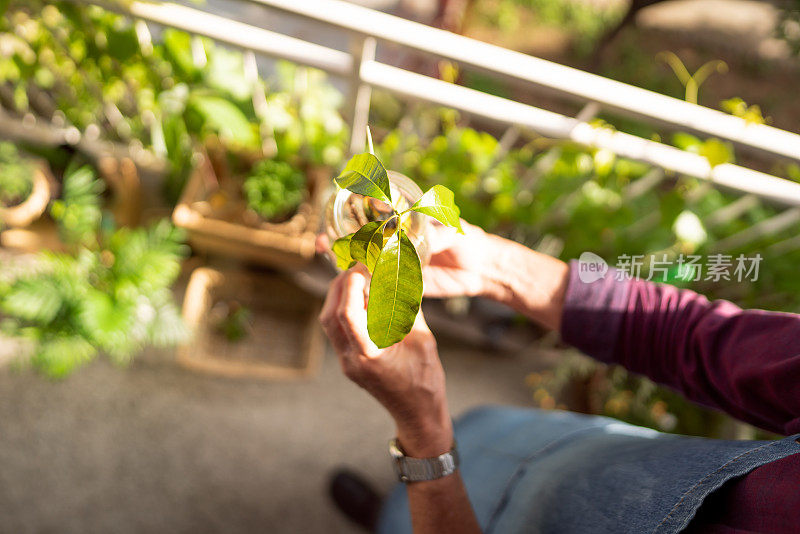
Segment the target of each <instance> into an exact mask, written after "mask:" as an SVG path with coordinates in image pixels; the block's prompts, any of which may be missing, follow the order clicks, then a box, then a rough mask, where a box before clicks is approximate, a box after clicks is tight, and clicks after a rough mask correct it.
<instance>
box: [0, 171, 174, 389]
mask: <svg viewBox="0 0 800 534" xmlns="http://www.w3.org/2000/svg"><path fill="white" fill-rule="evenodd" d="M99 184H100V182H99V181H98V180H97V178H96V177H95V175H94V171H93V170H92V168H91V167H89V166H84V167H76V166H74V165H72V166H71V170H70V171H69V172H67V173H65V176H64V184H63V185H64V195H63V196H62V198H61V200H59V201H58V202H57V203H54V205H53V210H52V211H53V212H54V215H55V216H56V219H57V221H58V224H59V229H60V231H61V233H62V235H64V236H65V237H66V238H68V239H69V243H70V244H71V245H72V247H73V249H74V252H73V253H42V254H40V255H39V257H38V258H37V260H38V261H37V263H36V268H35V269H33V270H32V271H31V270H28V271H25V272H23V273H21V274H19V275H15V276H12V277H10V278H4V279H2V280H0V312H2V316H3V321H2V327H3V331H4V333H5V334H6V335H11V336H14V337H19V338H24V339H27V340H29V341H30V342H31V343H32V345H33V348H32V355H31V356H32V358H31V361H32V363H33V365H34V366H35V367H36V368H38V369H39V370H40V371H42V372H43V373H45V374H47V375H49V376H52V377H63V376H65V375H67V374H69V373H70V372H71V371H72V370H73V369H75V368H76V367H78V366H79V365H81V364H83V363H85V362H87V361H89V360H91V359H92V358H93V357H95V356H96V354H97V353H98V352H99V351H102V352H104V353H106V354H108V355H109V356H110V357H111V358H112V360H113V361H115V362H119V363H124V362H127V361H128V360H129V359H130V357H131V356H132V355H133V354H134V353H135V352H136V351H137V350H139V349H141V348H143V347H144V346H146V345H150V344H152V345H158V346H165V345H173V344H175V343H178V342H180V341H181V340H183V339H184V338H185V337H186V334H187V332H186V329H185V327H184V326H183V322H182V320H181V316H180V312H179V311H178V308H177V306H176V305H175V302H174V300H173V295H172V292H171V291H170V289H169V288H170V286H171V285H172V283H173V282H174V281H175V278H176V277H177V276H178V274H179V272H180V266H181V261H182V259H183V257H184V255H185V252H186V251H185V246H184V245H183V242H182V241H183V236H182V233H181V232H180V231H179V230H177V229H176V228H174V227H173V226H172V225H171V224H170V223H169V222H168V221H161V222H159V223H157V224H155V225H154V226H152V227H151V228H149V229H144V228H137V229H128V228H121V229H118V230H113V228H112V229H107V230H106V229H103V228H101V211H100V205H99V202H100V199H99V197H98V193H99V191H100V190H101V187H100V185H99Z"/></svg>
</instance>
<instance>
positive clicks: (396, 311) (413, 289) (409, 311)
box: [367, 229, 422, 348]
mask: <svg viewBox="0 0 800 534" xmlns="http://www.w3.org/2000/svg"><path fill="white" fill-rule="evenodd" d="M421 302H422V267H421V265H420V261H419V256H417V251H416V249H415V248H414V245H413V244H412V243H411V240H410V239H409V238H408V236H407V235H406V233H405V232H403V231H402V229H401V230H398V231H397V232H396V233H395V234H394V235H392V237H390V238H389V241H387V242H386V245H385V246H384V248H383V250H382V251H381V253H380V256H379V257H378V262H377V263H376V264H375V270H374V272H373V274H372V281H371V283H370V286H369V303H368V304H367V331H368V332H369V337H370V339H372V341H373V342H374V343H375V344H376V345H377V346H378V347H380V348H385V347H388V346H390V345H393V344H395V343H397V342H398V341H400V340H402V339H403V338H404V337H405V335H406V334H408V333H409V332H410V331H411V327H412V326H413V325H414V320H415V319H416V317H417V313H418V312H419V306H420V303H421Z"/></svg>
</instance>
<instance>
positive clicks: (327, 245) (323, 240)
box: [314, 233, 331, 254]
mask: <svg viewBox="0 0 800 534" xmlns="http://www.w3.org/2000/svg"><path fill="white" fill-rule="evenodd" d="M314 249H315V250H316V251H317V254H325V253H327V252H328V251H329V250H330V249H331V240H330V238H329V237H328V234H324V233H322V234H317V238H316V239H315V240H314Z"/></svg>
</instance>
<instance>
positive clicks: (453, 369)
mask: <svg viewBox="0 0 800 534" xmlns="http://www.w3.org/2000/svg"><path fill="white" fill-rule="evenodd" d="M442 358H443V361H444V362H445V367H446V369H447V373H448V383H449V388H450V389H449V394H450V400H451V405H452V408H453V413H455V414H458V413H461V412H463V411H464V410H466V409H468V408H469V407H471V406H475V405H478V404H483V403H507V404H523V405H524V404H528V403H529V402H530V401H529V391H528V390H527V389H526V387H525V385H524V382H523V377H524V375H525V374H526V373H527V372H528V371H530V370H531V369H533V367H534V360H535V357H533V356H515V357H509V356H498V355H491V354H486V353H481V352H480V351H473V350H470V349H464V348H455V347H451V348H448V347H443V349H442ZM392 433H393V429H392V425H391V423H390V421H389V420H388V419H387V417H386V416H385V415H384V413H383V411H382V410H381V409H380V407H379V406H378V405H377V403H376V402H374V401H373V400H372V399H371V398H370V397H368V396H367V394H366V393H364V392H363V391H361V390H360V389H358V388H357V387H355V386H354V385H352V384H351V383H349V382H348V381H347V380H346V379H345V378H344V377H343V376H342V374H341V373H340V371H339V368H338V363H337V362H336V360H335V358H334V356H333V354H332V353H328V354H326V356H325V360H324V364H323V366H322V369H321V371H320V373H319V375H318V376H317V377H316V378H315V379H313V380H310V381H308V382H295V383H257V382H242V381H232V380H225V379H218V378H213V377H208V376H203V375H196V374H192V373H190V372H188V371H185V370H182V369H181V368H178V367H176V366H175V365H174V364H173V363H172V362H171V360H170V358H169V357H168V356H165V355H163V354H162V355H158V354H146V355H144V357H143V358H141V359H139V360H137V361H136V363H134V364H133V365H132V366H131V367H130V368H128V369H118V368H115V367H114V366H113V365H111V364H109V363H107V362H105V361H98V362H96V363H94V364H92V365H90V366H88V367H87V368H85V369H82V370H80V371H78V372H76V373H75V374H74V375H72V376H71V377H69V378H68V379H67V380H64V381H61V382H51V381H48V380H46V379H44V378H42V377H40V376H37V375H34V374H32V373H29V372H27V371H13V370H10V369H8V368H6V369H5V370H0V532H1V533H14V534H24V533H29V532H37V533H39V532H42V533H44V532H58V533H73V532H74V533H81V534H90V533H95V532H97V533H106V532H115V533H120V534H124V533H134V532H136V533H139V532H148V533H161V532H164V533H167V532H168V533H181V532H192V533H204V532H226V533H245V532H291V533H300V532H303V533H314V532H325V533H331V532H351V531H355V529H354V528H352V526H351V525H350V524H349V523H348V522H347V521H346V520H345V519H344V518H342V517H340V516H339V515H338V513H337V512H336V510H335V509H334V508H333V507H332V505H331V504H330V502H329V500H328V498H327V496H326V479H327V475H328V474H329V473H330V471H331V470H332V469H333V468H334V467H336V466H338V465H342V464H348V465H351V466H353V467H356V468H358V469H359V470H360V471H361V472H363V473H365V474H366V475H367V476H368V477H369V478H371V479H372V480H373V481H374V482H375V484H376V485H377V486H378V487H380V488H381V489H382V490H384V491H385V490H387V489H388V488H389V487H390V485H391V483H392V473H391V468H390V464H389V462H388V459H387V458H388V457H387V453H386V442H387V440H388V438H390V437H391V436H392Z"/></svg>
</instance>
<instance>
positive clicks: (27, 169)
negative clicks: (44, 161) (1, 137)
mask: <svg viewBox="0 0 800 534" xmlns="http://www.w3.org/2000/svg"><path fill="white" fill-rule="evenodd" d="M33 172H34V166H33V163H32V162H31V161H30V160H27V159H25V158H24V157H22V156H21V155H20V153H19V151H17V148H16V147H15V146H14V145H13V144H11V143H6V142H3V143H0V205H2V206H15V205H17V204H19V203H21V202H24V201H25V199H26V198H28V196H29V195H30V194H31V191H32V190H33Z"/></svg>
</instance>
